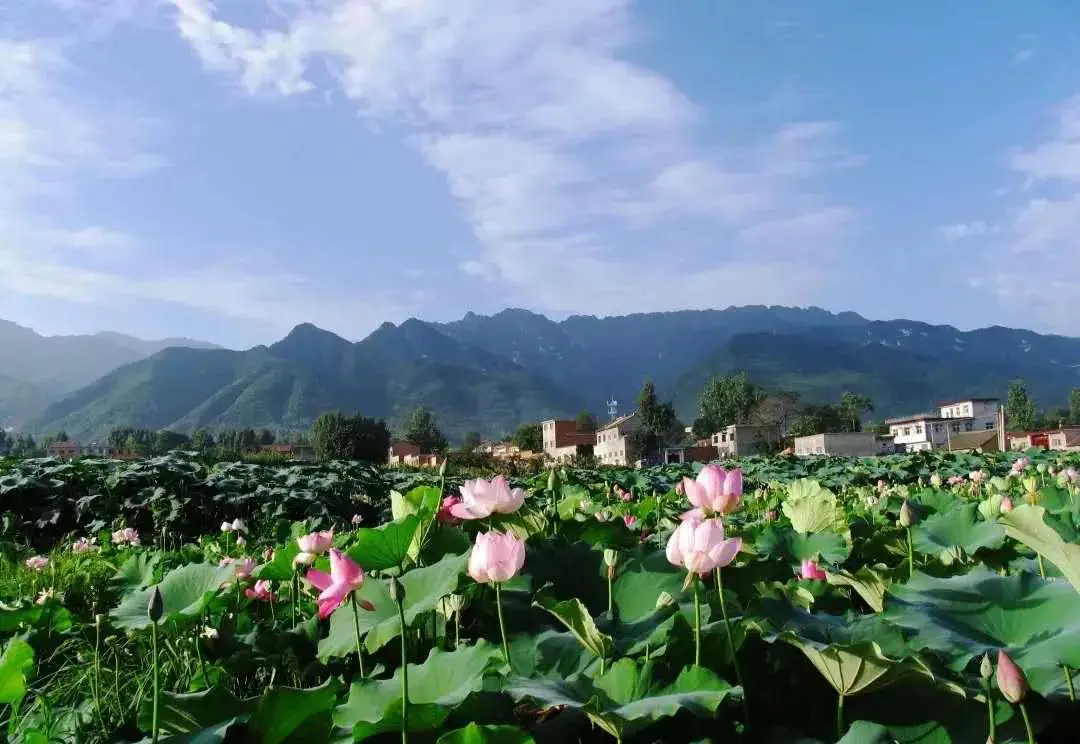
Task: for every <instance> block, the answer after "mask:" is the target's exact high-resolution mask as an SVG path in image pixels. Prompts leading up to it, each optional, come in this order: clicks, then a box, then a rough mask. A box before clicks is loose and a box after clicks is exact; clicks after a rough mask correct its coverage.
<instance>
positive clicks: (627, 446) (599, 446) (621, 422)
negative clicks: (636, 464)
mask: <svg viewBox="0 0 1080 744" xmlns="http://www.w3.org/2000/svg"><path fill="white" fill-rule="evenodd" d="M639 426H640V422H639V420H638V417H637V413H636V412H635V413H628V414H627V415H625V416H620V417H619V418H617V419H615V420H614V421H612V422H611V423H609V424H605V425H604V426H601V427H600V428H599V429H597V430H596V444H595V446H594V447H593V454H594V455H595V456H596V459H597V461H598V462H599V463H600V464H601V465H629V464H630V463H631V462H633V461H634V460H636V459H637V455H638V453H637V451H636V448H635V447H634V443H633V437H631V436H630V435H631V434H633V433H634V432H635V431H637V430H638V427H639Z"/></svg>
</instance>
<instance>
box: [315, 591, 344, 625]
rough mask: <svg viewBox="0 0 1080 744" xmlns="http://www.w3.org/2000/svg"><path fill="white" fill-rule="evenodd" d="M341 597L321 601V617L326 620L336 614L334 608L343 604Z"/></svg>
mask: <svg viewBox="0 0 1080 744" xmlns="http://www.w3.org/2000/svg"><path fill="white" fill-rule="evenodd" d="M341 600H342V598H341V597H329V598H327V599H324V600H320V601H319V619H320V620H325V619H326V618H328V617H330V616H331V615H332V614H334V610H336V609H337V608H338V607H340V606H341Z"/></svg>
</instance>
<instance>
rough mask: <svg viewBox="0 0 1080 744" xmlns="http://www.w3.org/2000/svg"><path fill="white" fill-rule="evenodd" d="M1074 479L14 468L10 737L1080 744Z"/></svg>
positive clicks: (991, 473)
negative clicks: (521, 475) (518, 475)
mask: <svg viewBox="0 0 1080 744" xmlns="http://www.w3.org/2000/svg"><path fill="white" fill-rule="evenodd" d="M1029 458H1030V459H1029ZM1076 468H1080V457H1078V456H1076V455H1059V454H1058V453H1035V452H1032V453H1029V454H1028V455H1026V456H1024V455H1021V454H1019V453H1011V454H987V455H985V456H983V455H940V454H932V453H923V454H920V455H900V456H892V457H887V458H875V459H867V460H858V459H842V458H828V459H816V460H812V461H800V460H796V459H794V458H787V457H777V458H747V459H744V460H742V461H740V462H735V461H731V462H725V463H719V464H715V465H708V466H705V467H702V466H694V467H692V468H691V467H690V466H668V467H664V468H652V469H643V470H632V469H598V470H586V469H570V468H566V469H556V470H554V471H551V472H549V473H543V474H541V475H537V476H533V477H530V478H526V479H518V478H511V479H507V478H506V477H504V476H501V475H498V474H493V473H487V474H480V473H455V472H453V468H450V472H443V473H441V474H437V473H435V472H428V473H417V472H408V471H395V470H385V469H379V468H375V467H372V466H367V465H361V464H358V463H327V464H322V465H317V466H316V465H307V466H304V465H297V466H289V467H270V466H263V465H246V464H242V463H231V464H223V465H222V464H218V465H214V464H209V463H204V462H201V461H199V460H198V459H197V458H195V456H194V455H184V454H173V455H170V456H167V457H162V458H157V459H154V460H147V461H142V462H111V461H103V460H100V461H99V460H78V461H73V462H60V461H56V460H27V461H14V460H8V461H3V460H0V503H2V506H3V525H2V529H3V532H2V536H0V540H2V542H0V648H2V656H0V729H2V730H3V731H4V732H5V735H6V737H7V738H6V740H7V741H10V742H26V743H30V742H34V743H35V744H36V743H38V742H41V743H45V742H116V741H120V742H135V741H146V742H163V743H164V742H200V743H202V744H212V743H215V742H230V743H231V742H240V743H245V744H247V743H251V744H282V743H285V742H292V743H297V744H299V743H301V742H305V743H306V742H348V741H365V740H372V741H379V740H391V739H393V740H396V739H398V737H400V739H401V741H403V742H404V741H413V742H442V743H447V744H450V743H459V744H465V743H468V744H481V743H482V742H498V743H499V744H503V743H510V742H533V741H535V742H540V743H541V744H542V743H543V742H554V743H557V744H561V743H563V742H594V741H595V742H603V741H616V742H706V741H714V742H761V743H762V744H766V743H767V744H813V743H814V742H828V743H831V742H844V743H845V744H885V743H887V742H904V743H905V744H914V743H925V744H949V743H956V744H961V743H967V742H970V743H971V744H984V742H988V741H990V742H997V743H998V744H1001V743H1003V742H1010V741H1013V742H1036V741H1038V742H1080V705H1078V704H1077V703H1076V687H1077V686H1080V474H1078V472H1077V469H1076ZM0 740H3V735H0Z"/></svg>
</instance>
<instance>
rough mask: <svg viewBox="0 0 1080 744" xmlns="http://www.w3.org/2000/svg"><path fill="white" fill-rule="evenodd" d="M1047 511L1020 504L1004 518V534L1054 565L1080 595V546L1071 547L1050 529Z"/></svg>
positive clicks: (1039, 507)
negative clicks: (1045, 516)
mask: <svg viewBox="0 0 1080 744" xmlns="http://www.w3.org/2000/svg"><path fill="white" fill-rule="evenodd" d="M1045 514H1046V510H1045V509H1044V508H1043V507H1041V506H1032V505H1030V504H1021V505H1020V506H1018V507H1016V508H1015V509H1013V510H1012V511H1011V512H1009V513H1008V514H1004V515H1002V517H1001V523H1002V524H1003V525H1004V526H1005V532H1006V533H1007V534H1008V535H1009V537H1011V538H1012V539H1014V540H1017V541H1019V542H1022V543H1023V544H1024V545H1027V546H1028V547H1029V548H1031V549H1032V550H1034V551H1035V552H1036V553H1038V554H1039V555H1041V556H1042V557H1043V558H1045V559H1046V560H1048V561H1050V562H1051V563H1053V564H1054V565H1055V566H1057V567H1058V570H1059V571H1061V574H1062V575H1063V576H1064V577H1065V578H1066V579H1068V581H1069V583H1070V584H1072V586H1073V589H1075V590H1076V591H1077V592H1080V545H1071V544H1069V543H1067V542H1065V540H1064V539H1063V538H1062V537H1061V535H1059V534H1058V533H1057V531H1056V530H1054V528H1053V527H1051V526H1049V525H1048V524H1047V523H1046V520H1045V519H1044V515H1045Z"/></svg>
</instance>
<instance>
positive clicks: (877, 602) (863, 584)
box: [825, 564, 889, 612]
mask: <svg viewBox="0 0 1080 744" xmlns="http://www.w3.org/2000/svg"><path fill="white" fill-rule="evenodd" d="M887 570H888V567H887V566H885V565H883V564H878V565H877V566H875V567H874V568H871V567H870V566H863V567H861V568H860V569H858V570H857V571H855V572H854V573H852V572H851V571H844V570H843V569H841V570H838V571H826V572H825V580H826V581H827V582H829V583H830V584H832V585H833V586H849V587H851V588H852V589H854V590H855V592H856V593H857V594H858V595H859V596H860V597H862V598H863V601H865V602H866V604H868V605H870V609H872V610H873V611H874V612H881V611H882V610H884V609H885V590H886V589H887V588H888V586H889V579H888V578H886V577H885V575H884V574H885V571H887Z"/></svg>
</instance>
